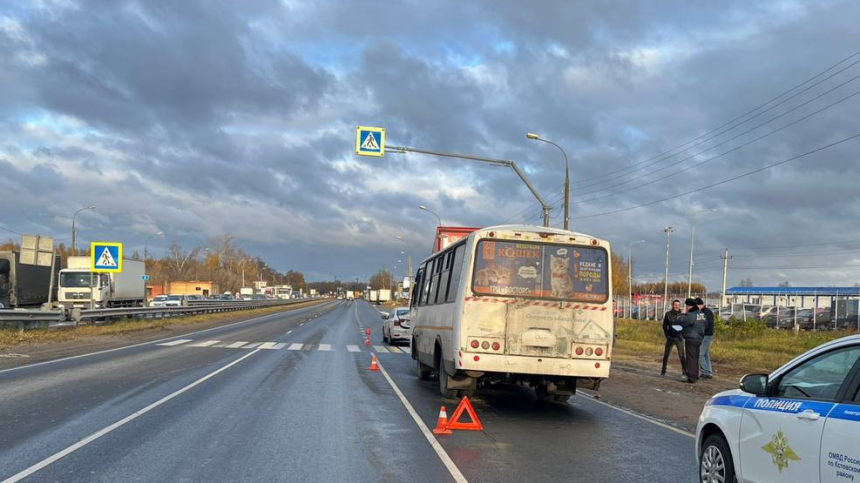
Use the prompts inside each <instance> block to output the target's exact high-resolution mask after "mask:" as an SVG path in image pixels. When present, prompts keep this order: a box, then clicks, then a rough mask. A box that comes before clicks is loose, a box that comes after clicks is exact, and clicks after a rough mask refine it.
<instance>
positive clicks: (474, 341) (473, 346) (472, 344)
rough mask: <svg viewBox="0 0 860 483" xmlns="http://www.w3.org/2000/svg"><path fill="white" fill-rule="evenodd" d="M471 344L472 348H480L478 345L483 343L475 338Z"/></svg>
mask: <svg viewBox="0 0 860 483" xmlns="http://www.w3.org/2000/svg"><path fill="white" fill-rule="evenodd" d="M469 345H471V346H472V349H477V348H478V346H479V345H481V344H480V343H479V342H478V341H476V340H473V341H472V343H471V344H469Z"/></svg>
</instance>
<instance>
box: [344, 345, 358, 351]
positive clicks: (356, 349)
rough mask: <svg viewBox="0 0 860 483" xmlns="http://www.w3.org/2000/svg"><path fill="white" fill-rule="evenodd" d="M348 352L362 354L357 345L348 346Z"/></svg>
mask: <svg viewBox="0 0 860 483" xmlns="http://www.w3.org/2000/svg"><path fill="white" fill-rule="evenodd" d="M346 350H348V351H350V352H361V349H359V348H358V346H357V345H348V346H346Z"/></svg>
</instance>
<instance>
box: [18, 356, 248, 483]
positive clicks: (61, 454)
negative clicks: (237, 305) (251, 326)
mask: <svg viewBox="0 0 860 483" xmlns="http://www.w3.org/2000/svg"><path fill="white" fill-rule="evenodd" d="M257 352H259V350H255V351H254V352H250V353H248V354H245V355H244V356H242V357H240V358H238V359H236V360H235V361H233V362H231V363H229V364H227V365H226V366H223V367H221V368H220V369H217V370H215V371H214V372H210V373H209V374H207V375H205V376H203V377H201V378H200V379H197V380H196V381H194V382H192V383H191V384H189V385H187V386H185V387H183V388H182V389H179V390H177V391H175V392H173V393H171V394H168V395H167V396H164V397H163V398H161V399H159V400H158V401H155V402H154V403H152V404H150V405H149V406H146V407H145V408H143V409H141V410H140V411H137V412H135V413H132V414H130V415H128V416H126V417H124V418H122V419H120V420H119V421H117V422H115V423H113V424H111V425H110V426H107V427H105V428H102V429H100V430H98V431H96V432H95V433H93V434H91V435H89V436H87V437H86V438H84V439H82V440H80V441H78V442H77V443H75V444H73V445H71V446H69V447H68V448H66V449H64V450H62V451H60V452H59V453H55V454H54V455H52V456H49V457H48V458H45V459H43V460H42V461H40V462H38V463H36V464H35V465H33V466H31V467H29V468H27V469H26V470H24V471H22V472H20V473H18V474H16V475H14V476H11V477H9V478H7V479H5V480H3V481H2V483H15V482H16V481H21V480H23V479H24V478H26V477H28V476H30V475H32V474H33V473H35V472H37V471H39V470H41V469H42V468H45V467H46V466H48V465H50V464H52V463H55V462H57V461H58V460H60V459H61V458H64V457H66V456H68V455H70V454H72V453H74V452H75V451H77V450H79V449H81V448H83V447H84V446H86V445H88V444H90V443H92V442H93V441H95V440H97V439H99V438H101V437H102V436H104V435H106V434H108V433H110V432H111V431H113V430H115V429H118V428H120V427H122V426H123V425H125V424H127V423H129V422H131V421H134V420H135V419H137V418H139V417H141V416H143V415H144V414H146V413H148V412H149V411H152V410H153V409H155V408H157V407H158V406H161V405H162V404H164V403H166V402H168V401H170V400H171V399H173V398H175V397H176V396H179V395H180V394H182V393H184V392H186V391H188V390H190V389H192V388H194V387H195V386H198V385H200V384H202V383H204V382H205V381H207V380H209V379H211V378H213V377H215V376H216V375H218V374H220V373H222V372H224V371H226V370H227V369H229V368H231V367H233V366H235V365H236V364H238V363H240V362H242V361H244V360H245V359H247V358H249V357H251V356H252V355H254V354H256V353H257Z"/></svg>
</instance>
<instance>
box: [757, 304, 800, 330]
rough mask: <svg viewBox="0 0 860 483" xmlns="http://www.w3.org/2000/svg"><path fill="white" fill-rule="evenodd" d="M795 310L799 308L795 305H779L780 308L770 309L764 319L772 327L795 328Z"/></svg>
mask: <svg viewBox="0 0 860 483" xmlns="http://www.w3.org/2000/svg"><path fill="white" fill-rule="evenodd" d="M795 312H797V309H795V308H794V307H779V309H778V310H770V311H769V313H768V314H767V315H765V316H764V317H763V319H762V320H764V323H765V325H767V326H768V327H770V328H771V329H774V328H775V329H793V328H794V314H795Z"/></svg>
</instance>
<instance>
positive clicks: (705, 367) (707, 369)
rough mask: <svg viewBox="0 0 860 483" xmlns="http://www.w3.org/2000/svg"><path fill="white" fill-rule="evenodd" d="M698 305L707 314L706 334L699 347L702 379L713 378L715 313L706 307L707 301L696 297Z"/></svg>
mask: <svg viewBox="0 0 860 483" xmlns="http://www.w3.org/2000/svg"><path fill="white" fill-rule="evenodd" d="M696 306H697V307H699V310H701V311H702V313H703V314H705V336H704V337H703V338H702V347H701V348H700V349H699V368H700V369H701V371H702V375H701V377H702V379H713V378H714V368H713V367H711V343H712V342H713V341H714V313H713V312H712V311H711V309H709V308H707V307H705V301H704V300H702V299H701V298H698V297H696Z"/></svg>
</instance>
